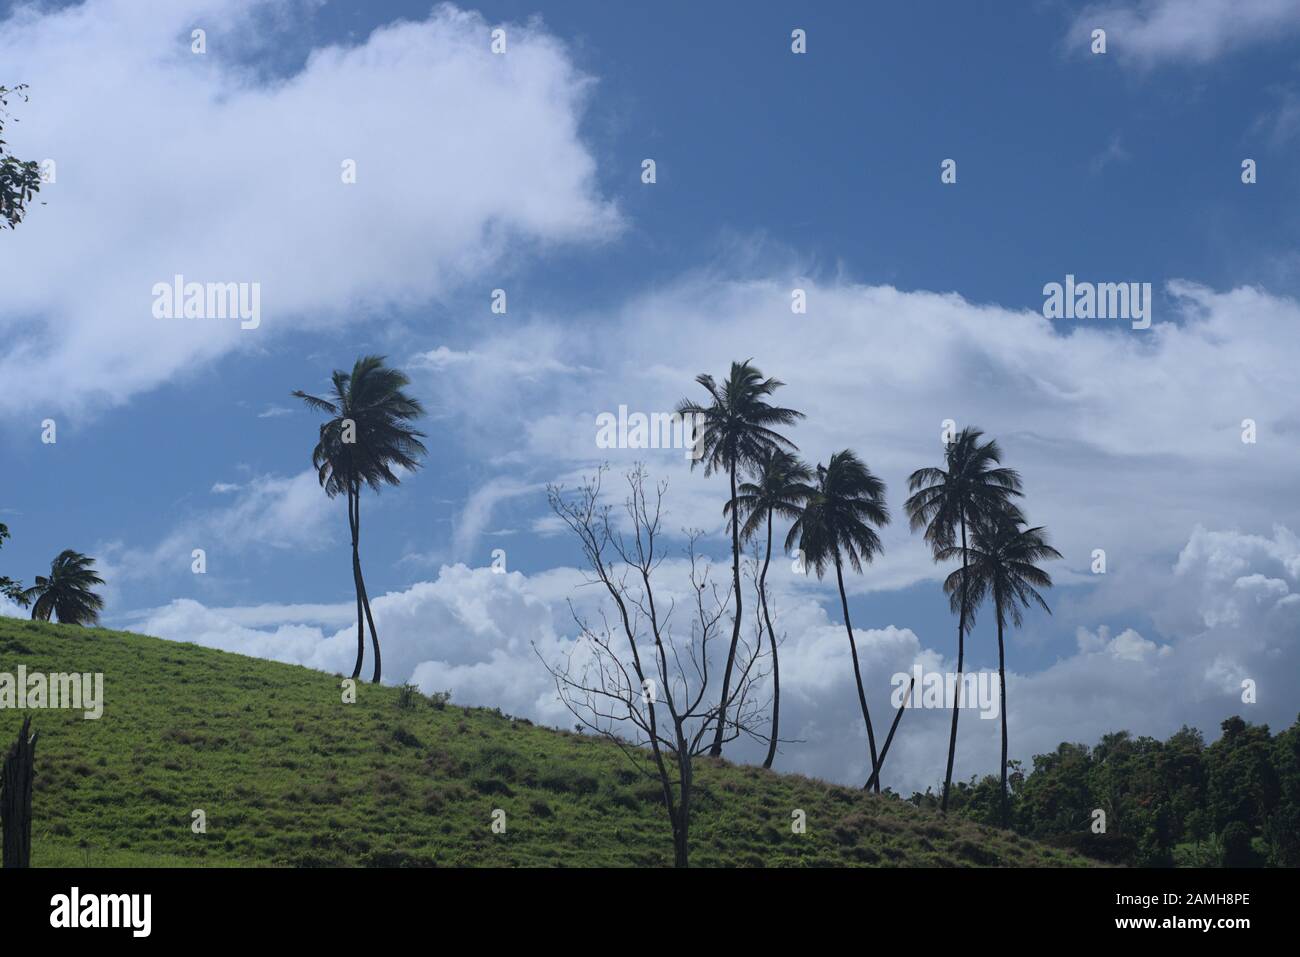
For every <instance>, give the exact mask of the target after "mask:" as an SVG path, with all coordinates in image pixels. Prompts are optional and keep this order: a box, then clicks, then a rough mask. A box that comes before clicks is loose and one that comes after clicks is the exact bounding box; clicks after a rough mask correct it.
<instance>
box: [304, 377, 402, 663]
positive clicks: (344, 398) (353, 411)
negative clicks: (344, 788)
mask: <svg viewBox="0 0 1300 957" xmlns="http://www.w3.org/2000/svg"><path fill="white" fill-rule="evenodd" d="M384 358H385V357H384V356H363V357H362V358H360V359H358V360H357V361H356V363H355V364H354V365H353V366H352V371H351V372H350V373H349V372H344V371H342V370H341V369H336V370H335V371H334V375H333V377H332V382H333V386H334V388H333V391H332V393H331V394H330V396H329V398H320V397H319V396H314V395H309V394H307V393H306V392H303V391H302V390H298V391H295V392H294V393H293V395H294V396H296V397H297V398H299V399H302V400H303V401H304V402H306V403H307V405H308V406H310V407H311V408H312V409H315V410H316V411H318V412H324V413H325V414H326V415H328V416H329V417H330V418H328V419H327V420H326V421H325V422H324V423H323V424H322V425H321V427H320V440H319V441H318V442H317V443H316V448H315V449H313V450H312V454H311V461H312V465H314V466H315V467H316V471H317V474H318V476H319V478H320V484H321V487H322V488H323V489H325V494H326V495H328V496H329V497H330V498H334V497H335V496H336V495H338V494H339V493H340V492H342V493H343V494H345V495H346V496H347V500H348V529H349V531H350V532H351V534H352V581H353V585H354V586H355V588H356V594H357V663H356V666H355V667H354V668H353V669H352V677H353V678H356V677H357V676H358V675H360V674H361V665H362V661H363V659H364V657H365V651H366V632H365V624H363V621H362V616H363V612H364V618H365V623H368V624H369V625H370V642H371V645H372V647H373V648H374V653H375V673H374V677H373V678H372V679H371V680H373V681H374V682H375V683H376V684H378V683H379V679H380V673H381V669H382V662H381V659H380V655H379V633H378V632H377V631H376V630H375V619H374V616H373V615H372V614H371V613H370V596H369V595H367V594H366V581H365V578H364V576H363V575H362V574H361V550H360V541H361V487H362V485H369V486H370V488H371V489H373V490H374V491H375V492H378V491H380V489H382V488H383V486H384V485H386V484H387V485H398V484H400V483H401V479H400V478H399V477H398V474H397V472H396V471H395V469H397V470H404V471H408V472H413V471H415V469H417V468H418V467H419V464H420V463H419V458H420V457H421V456H423V455H424V454H425V452H426V451H427V450H426V449H425V447H424V445H423V443H421V442H420V439H421V438H423V437H424V433H423V432H417V431H416V430H414V429H412V428H411V427H410V425H409V423H411V422H412V421H414V420H415V419H418V418H419V417H420V416H422V415H424V407H423V406H422V405H421V404H420V402H419V400H418V399H414V398H412V397H411V396H409V395H407V394H406V392H405V391H404V390H405V389H406V387H407V386H408V385H410V382H411V380H410V379H409V378H407V376H406V374H405V373H403V372H401V371H399V370H397V369H392V368H389V367H388V366H386V365H384Z"/></svg>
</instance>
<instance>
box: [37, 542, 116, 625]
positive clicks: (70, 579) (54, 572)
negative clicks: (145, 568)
mask: <svg viewBox="0 0 1300 957" xmlns="http://www.w3.org/2000/svg"><path fill="white" fill-rule="evenodd" d="M102 584H104V579H102V578H100V577H99V575H97V574H96V573H95V560H94V559H93V558H91V557H89V556H88V555H83V554H81V553H80V552H74V551H73V550H72V549H70V548H68V549H64V550H63V551H61V552H59V556H58V557H57V558H56V559H54V561H52V562H50V576H49V577H48V578H46V577H45V576H44V575H37V576H36V584H35V585H33V586H32V587H31V588H28V589H27V590H25V591H24V592H23V593H22V599H21V602H20V604H23V605H26V604H28V603H34V604H32V621H49V620H50V616H51V615H53V616H54V617H56V618H57V619H58V620H59V623H60V624H64V625H97V624H99V613H100V612H101V611H103V609H104V599H102V598H100V597H99V596H98V595H97V594H95V592H94V586H95V585H102Z"/></svg>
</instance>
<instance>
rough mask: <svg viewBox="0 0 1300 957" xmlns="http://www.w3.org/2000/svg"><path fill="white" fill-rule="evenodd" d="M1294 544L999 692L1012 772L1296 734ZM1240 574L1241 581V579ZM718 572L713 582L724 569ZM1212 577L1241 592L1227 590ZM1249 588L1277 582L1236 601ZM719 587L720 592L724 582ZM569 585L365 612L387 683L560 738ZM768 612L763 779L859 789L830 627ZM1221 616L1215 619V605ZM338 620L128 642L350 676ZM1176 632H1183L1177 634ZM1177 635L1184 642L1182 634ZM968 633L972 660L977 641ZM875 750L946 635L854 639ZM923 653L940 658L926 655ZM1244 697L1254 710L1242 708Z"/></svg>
mask: <svg viewBox="0 0 1300 957" xmlns="http://www.w3.org/2000/svg"><path fill="white" fill-rule="evenodd" d="M1297 561H1300V547H1297V540H1296V537H1295V536H1294V535H1293V534H1292V533H1290V532H1289V531H1288V530H1286V529H1282V528H1279V529H1277V530H1276V531H1275V534H1274V536H1273V537H1272V538H1268V539H1263V538H1259V537H1257V536H1249V535H1242V534H1239V533H1233V532H1207V531H1204V530H1201V529H1198V530H1197V531H1196V532H1194V533H1193V535H1192V537H1191V539H1189V541H1188V542H1187V545H1186V547H1185V549H1184V550H1183V553H1182V554H1181V555H1180V557H1179V559H1178V565H1177V567H1178V569H1179V570H1178V571H1177V572H1176V573H1172V574H1170V575H1167V576H1166V577H1165V579H1164V583H1163V585H1162V587H1161V588H1160V590H1159V591H1158V592H1156V593H1155V594H1153V595H1152V598H1153V601H1154V602H1155V603H1156V604H1157V605H1160V606H1164V607H1175V606H1176V607H1182V608H1185V609H1187V611H1188V614H1189V617H1188V621H1190V622H1191V623H1192V624H1191V625H1190V626H1187V627H1186V628H1185V630H1175V631H1164V630H1163V629H1162V630H1161V634H1160V635H1159V637H1158V638H1156V637H1146V636H1143V635H1142V634H1140V633H1139V632H1138V631H1137V630H1136V629H1134V628H1131V627H1130V628H1124V629H1122V630H1120V631H1119V633H1118V634H1112V631H1111V629H1110V627H1109V626H1107V625H1104V624H1103V625H1097V626H1093V627H1085V626H1080V627H1079V630H1078V634H1077V636H1078V645H1079V647H1078V650H1077V652H1076V653H1075V654H1072V655H1069V656H1066V657H1063V658H1062V659H1061V660H1059V661H1058V662H1057V663H1056V664H1054V665H1052V666H1051V667H1049V668H1046V669H1045V670H1043V671H1040V672H1037V673H1033V674H1023V673H1016V672H1014V671H1013V672H1012V673H1011V674H1009V675H1008V688H1007V696H1008V719H1009V724H1010V738H1011V753H1012V757H1013V758H1020V759H1022V760H1025V761H1026V762H1028V759H1029V758H1030V756H1031V755H1033V754H1035V753H1042V752H1045V751H1050V750H1052V749H1054V748H1055V746H1056V745H1057V744H1058V743H1060V742H1061V741H1081V742H1084V743H1094V742H1095V741H1096V740H1098V739H1099V738H1100V737H1101V735H1103V734H1105V733H1107V732H1110V731H1116V730H1120V729H1128V730H1131V731H1133V732H1134V733H1137V734H1151V735H1156V736H1167V735H1169V734H1170V733H1172V732H1173V731H1175V730H1177V729H1178V727H1179V726H1180V725H1182V724H1184V723H1188V724H1192V725H1195V726H1199V727H1200V728H1201V729H1202V730H1203V731H1205V732H1206V733H1207V734H1208V735H1210V736H1211V737H1213V735H1214V733H1215V732H1216V731H1217V728H1218V723H1219V722H1220V721H1221V720H1222V719H1223V718H1224V717H1226V716H1228V715H1230V714H1237V713H1239V714H1242V715H1244V716H1245V717H1246V718H1247V719H1249V720H1253V721H1266V722H1271V723H1273V724H1274V725H1276V726H1285V725H1287V724H1289V723H1290V722H1291V721H1292V720H1294V717H1295V714H1294V710H1295V705H1294V695H1293V693H1292V687H1291V681H1292V680H1293V676H1294V675H1295V674H1296V672H1297V669H1300V603H1298V602H1295V601H1291V600H1289V599H1291V598H1293V597H1294V594H1293V593H1294V592H1295V591H1296V590H1297V588H1300V576H1297V574H1296V571H1295V567H1296V562H1297ZM1243 563H1244V564H1243ZM722 564H723V565H724V566H725V564H726V557H725V555H724V556H723V559H722ZM1225 566H1231V567H1232V568H1234V569H1236V570H1238V571H1241V572H1244V573H1245V574H1235V575H1224V574H1222V573H1221V570H1222V569H1223V568H1224V567H1225ZM1256 575H1258V576H1262V577H1263V578H1264V579H1266V580H1269V581H1276V582H1280V583H1282V584H1283V585H1285V587H1286V589H1287V593H1286V594H1282V593H1281V589H1280V588H1279V587H1277V586H1269V587H1268V588H1267V589H1266V591H1268V592H1270V593H1271V594H1272V596H1273V597H1271V599H1270V600H1269V601H1266V602H1261V601H1259V600H1258V595H1259V590H1258V589H1253V588H1250V587H1247V588H1245V589H1242V588H1239V587H1238V584H1239V583H1240V582H1241V581H1243V580H1249V581H1251V582H1253V581H1254V580H1255V579H1254V578H1253V577H1252V576H1256ZM724 577H725V576H724ZM583 580H584V579H583V576H582V574H581V573H580V572H579V571H578V570H576V569H571V568H556V569H552V570H550V571H547V572H543V573H539V574H536V575H528V576H526V575H523V574H520V573H518V572H510V573H508V574H495V573H493V572H492V571H491V569H489V568H469V567H467V566H465V565H460V564H458V565H451V566H444V567H443V568H442V569H441V570H440V573H439V575H438V577H437V579H436V580H434V581H429V582H420V583H418V584H416V585H413V586H412V587H411V588H409V589H406V590H404V591H401V592H390V593H388V594H385V595H382V596H379V597H377V598H376V599H374V602H373V604H374V613H375V619H376V623H377V625H378V628H379V632H380V635H381V638H382V642H383V650H384V662H385V669H386V673H387V676H388V679H387V680H389V681H392V682H397V683H401V682H405V681H413V682H415V683H416V684H418V685H419V686H420V687H421V688H422V690H424V691H425V692H432V691H443V690H447V689H450V690H451V691H452V693H453V700H455V701H457V702H458V703H461V704H467V705H482V706H488V707H501V708H503V709H504V710H506V711H508V712H510V713H514V714H519V715H523V716H526V717H529V718H532V719H533V720H538V721H542V722H545V723H548V724H551V725H555V726H562V727H567V726H569V725H570V724H572V719H571V718H570V716H569V714H568V712H567V711H566V710H565V709H564V708H563V706H562V705H560V703H559V702H558V701H557V699H556V695H555V689H554V686H553V684H552V683H551V680H550V678H549V676H548V675H547V674H546V671H545V669H544V668H543V667H542V664H541V662H540V661H538V660H537V657H536V655H535V653H534V650H533V649H534V648H536V650H537V653H539V654H541V655H542V657H543V658H545V659H546V660H548V661H552V662H554V661H558V660H559V659H560V658H561V657H562V656H563V655H565V654H567V653H569V652H570V651H572V650H573V649H574V641H575V638H576V635H577V628H576V626H575V625H574V622H573V619H572V613H571V611H570V608H569V606H568V604H567V603H568V601H569V600H572V601H574V602H575V610H576V611H577V613H578V614H586V615H590V614H593V613H594V610H595V609H596V607H597V606H598V604H599V602H600V601H601V600H602V599H601V594H600V592H599V591H598V590H596V589H591V588H579V587H577V586H578V585H579V584H580V583H581V582H582V581H583ZM663 581H664V586H663V588H664V596H665V599H667V598H668V597H670V596H673V595H677V596H678V597H679V598H681V597H684V589H683V585H684V562H682V561H681V560H680V559H670V560H669V561H668V562H666V563H665V566H664V570H663ZM772 584H773V586H774V595H773V607H774V608H775V609H776V613H777V621H778V629H779V630H780V632H782V633H783V634H784V640H783V643H782V645H781V649H780V654H781V673H782V728H783V735H782V736H783V737H788V738H790V739H792V740H791V743H788V744H786V745H783V747H782V751H781V755H780V757H779V758H778V764H777V766H778V767H779V768H781V769H783V770H787V771H799V772H802V773H806V774H813V775H818V776H821V777H826V778H830V779H832V780H836V781H840V782H843V783H846V784H853V783H858V784H861V783H862V782H863V781H864V780H865V778H866V774H867V771H868V767H869V761H868V757H867V742H866V733H865V730H864V727H863V724H862V719H861V715H860V713H859V710H858V704H857V699H856V691H855V688H854V682H853V672H852V667H851V664H850V659H849V651H848V642H847V638H846V636H845V632H844V627H843V623H842V622H841V621H839V620H838V619H837V618H833V617H831V616H830V615H828V613H827V610H826V605H825V604H824V603H822V602H821V601H819V600H818V597H817V596H815V595H812V594H809V593H807V592H805V591H801V590H799V589H797V588H795V587H793V586H792V584H791V582H790V581H789V580H786V579H781V578H779V577H777V578H775V579H773V582H772ZM1233 602H1235V603H1236V606H1235V609H1234V610H1235V613H1234V614H1232V615H1225V614H1223V606H1224V603H1233ZM352 613H353V609H351V608H350V607H349V606H348V605H346V604H339V605H329V606H308V607H305V608H304V607H293V606H288V607H285V608H276V607H274V606H258V607H256V608H249V609H208V608H205V607H204V606H203V605H201V604H200V603H198V602H195V601H191V600H188V599H185V600H180V601H176V602H173V603H171V604H170V605H168V606H165V607H163V608H158V609H153V610H150V611H147V612H142V613H140V615H139V616H138V622H139V623H138V625H137V626H136V627H137V628H138V630H140V631H144V632H147V633H150V634H157V635H161V636H163V637H167V638H173V639H177V640H186V641H195V642H198V643H199V644H204V645H210V646H213V647H218V648H224V649H226V650H230V651H237V652H240V653H243V654H255V655H259V656H261V657H266V658H271V659H274V660H280V661H292V662H298V663H301V664H305V665H309V666H311V667H316V668H320V669H322V670H324V671H328V672H343V673H351V667H352V662H353V658H354V655H355V648H356V630H355V625H353V624H345V622H347V621H348V619H349V617H350V615H351V614H352ZM1182 624H1186V623H1182ZM1180 627H1181V625H1180ZM987 632H988V626H987V625H977V627H976V629H975V630H974V631H973V632H972V635H971V638H970V641H971V642H972V643H978V642H984V641H991V640H992V638H991V636H990V635H989V634H988V633H987ZM855 637H856V641H857V643H858V651H859V655H860V657H861V662H862V669H863V673H864V674H865V675H866V682H867V695H868V700H869V702H870V703H871V705H872V709H873V710H872V716H873V721H874V722H875V724H876V728H877V733H878V734H883V731H882V729H883V728H887V727H888V722H889V720H890V719H891V718H892V713H891V711H890V708H889V704H888V702H889V698H890V692H891V680H892V678H893V676H894V675H895V674H897V673H900V672H908V671H910V669H911V668H912V666H913V665H914V664H919V665H920V666H921V667H922V668H923V669H925V670H926V671H934V672H942V671H945V670H951V669H952V668H953V667H954V666H955V663H954V661H953V660H952V656H951V655H950V654H949V653H948V650H947V649H948V643H949V639H950V637H951V636H950V635H948V634H947V631H946V629H945V633H944V634H942V635H931V636H925V635H922V634H918V633H917V632H916V631H915V630H913V629H912V628H909V627H905V626H901V625H883V626H877V627H865V628H864V627H858V628H856V629H855ZM935 645H941V646H942V648H943V649H944V650H939V649H937V648H936V647H935ZM1246 679H1251V680H1253V681H1255V683H1256V684H1257V686H1258V692H1259V697H1258V703H1256V704H1253V705H1252V704H1246V703H1244V702H1243V700H1242V696H1241V693H1242V684H1241V682H1242V681H1243V680H1246ZM948 721H949V714H948V712H946V711H942V710H933V709H931V710H924V709H912V710H909V711H908V713H907V714H906V715H905V716H904V718H903V720H902V722H901V724H900V728H899V732H898V737H897V738H896V739H895V743H894V745H893V748H892V749H891V756H890V759H889V763H888V765H887V768H888V770H887V772H886V780H887V783H888V784H890V785H891V786H892V787H894V788H895V789H897V790H902V791H905V792H909V793H910V791H911V790H913V789H918V790H924V789H925V788H926V787H927V786H933V785H936V784H938V783H939V782H940V781H941V779H942V773H943V763H944V758H945V756H946V749H947V735H948ZM998 727H999V724H998V722H997V721H996V720H984V719H982V718H980V717H979V716H978V713H977V712H976V711H975V710H973V709H972V710H970V711H968V712H966V713H965V716H964V720H963V721H962V724H961V729H962V730H961V734H960V746H959V750H958V763H957V773H958V776H959V777H967V776H969V775H971V774H984V773H992V772H994V771H995V770H996V768H997V760H998V747H999V737H998ZM762 751H763V748H762V747H761V746H760V745H758V744H756V743H754V742H742V743H738V744H737V745H735V746H733V747H732V748H730V749H729V750H728V755H729V756H730V757H733V758H736V759H740V760H759V759H761V756H762Z"/></svg>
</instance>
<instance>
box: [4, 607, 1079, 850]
mask: <svg viewBox="0 0 1300 957" xmlns="http://www.w3.org/2000/svg"><path fill="white" fill-rule="evenodd" d="M19 665H25V666H26V667H27V668H28V669H29V670H33V671H44V672H49V671H63V672H87V671H89V672H96V671H97V672H102V673H103V674H104V700H105V703H104V713H103V717H102V718H101V719H100V720H98V721H87V720H84V719H83V717H82V715H81V713H80V712H70V711H53V710H46V711H37V712H26V713H28V714H33V727H34V729H35V730H36V731H38V732H39V734H40V738H39V741H38V744H37V750H36V761H37V778H36V791H35V796H34V802H33V803H34V809H33V813H34V817H35V825H34V827H33V835H32V836H33V863H34V864H36V865H38V866H39V865H47V866H48V865H70V866H81V865H85V864H89V865H91V866H110V865H117V866H133V865H136V866H160V865H231V866H239V865H248V866H270V865H298V866H308V865H372V866H373V865H381V866H382V865H392V866H400V865H407V866H432V865H441V866H456V865H498V866H500V865H526V866H542V865H564V866H605V865H608V866H627V865H641V866H646V865H649V866H657V865H663V866H668V865H671V864H672V862H673V844H672V836H671V833H670V830H669V828H668V824H667V822H666V821H665V820H664V813H663V808H662V805H661V804H660V803H659V802H660V800H661V797H660V795H661V794H662V791H661V790H660V788H659V785H658V783H657V782H655V781H652V780H650V779H648V778H643V777H638V776H637V774H636V772H635V771H634V770H633V768H632V767H631V765H630V764H629V762H628V761H627V759H626V757H624V755H623V754H622V752H621V751H620V750H619V748H618V747H617V746H616V745H615V744H613V743H611V742H609V741H606V740H603V739H599V738H596V737H594V736H584V735H579V734H572V733H567V732H563V731H555V730H551V729H546V728H541V727H535V726H533V725H531V724H529V723H528V722H527V721H524V720H521V719H515V718H511V717H509V716H508V715H503V714H501V713H499V712H496V711H489V710H484V709H472V708H462V707H459V706H456V705H453V704H448V703H447V702H446V700H445V698H443V699H430V698H429V697H426V696H424V695H421V694H418V693H414V692H413V691H411V690H404V689H401V688H392V687H384V686H375V685H367V684H361V683H358V684H357V689H356V694H357V700H356V703H355V704H344V703H343V702H342V694H341V692H340V685H341V683H342V679H341V678H340V677H338V676H330V675H326V674H323V673H321V672H318V671H312V670H309V669H307V668H302V667H298V666H295V665H286V664H279V663H276V662H271V661H264V660H262V659H258V658H248V657H244V656H242V655H233V654H229V653H227V652H221V651H215V650H212V649H209V648H200V647H198V646H196V645H191V644H182V643H179V642H170V641H163V640H161V639H157V638H148V637H144V636H141V635H132V634H125V633H120V632H113V631H107V630H103V629H84V628H73V627H68V626H63V625H52V624H44V623H39V622H25V621H19V620H16V619H3V618H0V672H10V673H12V672H14V671H15V670H16V669H17V667H18V666H19ZM22 716H23V712H18V711H14V710H0V742H5V741H12V739H13V738H14V736H15V735H16V734H17V731H18V727H19V725H20V723H21V721H22ZM696 765H697V775H696V801H697V804H696V807H695V814H694V819H693V827H692V831H691V837H692V841H691V844H692V848H691V861H692V863H693V864H696V865H706V866H707V865H712V866H719V865H734V866H762V865H768V866H792V867H825V866H848V865H854V866H863V865H880V866H885V865H902V866H925V865H931V866H970V865H1010V866H1071V865H1083V864H1087V863H1089V862H1088V860H1087V859H1086V858H1082V857H1079V856H1077V855H1075V854H1073V853H1072V852H1070V851H1068V850H1065V849H1059V848H1049V847H1045V846H1043V845H1041V844H1038V843H1036V842H1034V841H1031V840H1029V839H1027V838H1024V837H1021V836H1019V835H1016V834H1010V833H1007V832H1000V831H997V830H994V829H992V828H988V827H984V826H982V825H980V824H977V823H976V822H974V821H968V820H963V819H961V818H958V817H954V816H951V815H950V816H949V817H948V818H947V819H946V820H945V819H944V818H941V817H940V816H939V815H938V814H936V813H934V812H932V811H929V810H922V809H917V808H915V807H912V806H911V805H910V804H908V803H907V802H905V801H901V800H899V799H897V798H895V797H892V796H890V795H884V796H877V795H873V794H867V793H864V792H862V791H861V790H859V789H857V788H843V787H838V786H836V785H832V784H828V783H826V782H824V781H817V780H812V779H809V778H804V777H800V776H796V775H786V774H777V773H774V772H771V771H765V770H763V769H762V768H757V767H742V766H736V765H732V764H729V763H727V762H725V761H715V760H710V759H704V758H701V759H699V760H697V762H696ZM498 808H500V809H502V810H504V811H505V812H506V823H507V829H506V833H504V834H494V833H493V832H492V830H491V826H490V825H491V817H492V812H493V811H494V810H495V809H498ZM196 809H202V810H203V811H204V812H205V813H206V817H207V833H206V834H196V833H194V832H193V831H192V829H191V827H192V817H191V815H192V812H193V811H194V810H196ZM795 810H802V811H804V812H805V813H806V815H807V829H806V833H803V834H794V833H792V827H791V821H792V817H791V815H792V813H793V812H794V811H795Z"/></svg>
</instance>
